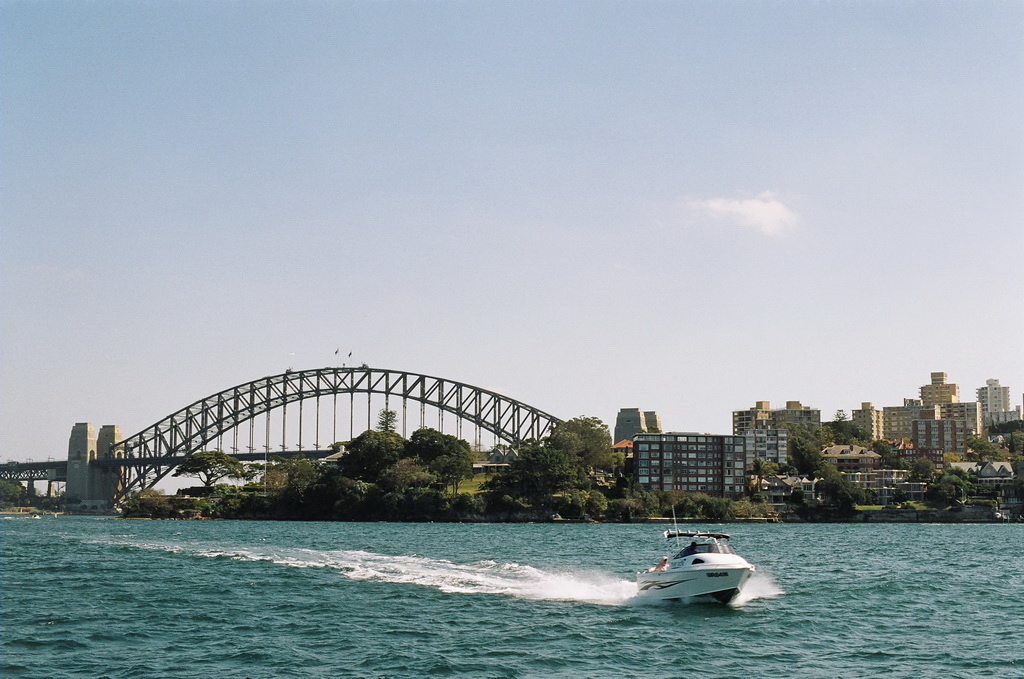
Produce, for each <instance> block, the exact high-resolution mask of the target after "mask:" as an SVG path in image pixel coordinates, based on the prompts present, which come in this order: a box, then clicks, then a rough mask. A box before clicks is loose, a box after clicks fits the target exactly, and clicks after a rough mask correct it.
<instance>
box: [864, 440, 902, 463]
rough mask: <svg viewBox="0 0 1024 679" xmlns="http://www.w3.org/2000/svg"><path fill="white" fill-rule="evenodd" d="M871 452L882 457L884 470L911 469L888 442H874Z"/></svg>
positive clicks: (881, 461)
mask: <svg viewBox="0 0 1024 679" xmlns="http://www.w3.org/2000/svg"><path fill="white" fill-rule="evenodd" d="M871 450H873V451H875V452H876V453H878V454H879V455H880V456H881V458H882V459H881V460H879V462H880V464H881V465H882V469H910V463H909V462H907V460H906V459H904V458H903V456H902V455H900V453H899V451H898V450H896V448H894V447H893V445H892V444H891V443H889V442H888V441H882V440H878V441H872V442H871Z"/></svg>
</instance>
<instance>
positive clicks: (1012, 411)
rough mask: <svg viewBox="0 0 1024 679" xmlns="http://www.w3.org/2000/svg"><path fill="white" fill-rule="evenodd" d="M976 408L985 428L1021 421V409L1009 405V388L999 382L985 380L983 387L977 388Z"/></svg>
mask: <svg viewBox="0 0 1024 679" xmlns="http://www.w3.org/2000/svg"><path fill="white" fill-rule="evenodd" d="M978 406H979V407H980V408H981V418H982V424H983V425H984V426H986V427H988V426H991V425H993V424H1005V423H1007V422H1016V421H1018V420H1020V419H1022V418H1021V407H1020V406H1015V407H1014V406H1011V405H1010V388H1009V387H1004V386H1002V385H1000V384H999V380H985V386H984V387H979V388H978Z"/></svg>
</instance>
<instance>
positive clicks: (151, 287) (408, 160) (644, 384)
mask: <svg viewBox="0 0 1024 679" xmlns="http://www.w3.org/2000/svg"><path fill="white" fill-rule="evenodd" d="M1021 111H1024V3H1022V2H1012V1H999V2H992V1H986V0H980V1H979V2H971V3H965V2H932V1H929V2H913V1H906V2H895V3H889V2H819V1H814V2H812V1H802V0H800V1H797V0H790V1H786V0H783V1H781V2H767V1H766V2H759V1H757V0H751V1H749V2H735V1H734V2H731V1H726V2H710V1H694V2H655V1H643V0H638V1H635V2H622V1H608V0H585V1H584V0H564V1H562V2H541V1H536V0H522V1H516V2H508V1H500V0H499V1H496V2H486V3H484V2H470V1H468V0H467V1H458V2H455V1H424V0H420V1H415V2H407V1H404V0H394V1H390V2H378V1H374V2H370V1H366V2H326V1H302V0H299V1H296V2H261V1H253V2H220V1H216V0H215V1H213V2H198V1H182V0H179V1H175V2H166V1H162V0H152V1H150V2H145V3H135V2H110V1H100V0H96V1H91V2H74V3H72V2H65V1H59V2H55V1H48V0H39V1H34V2H29V1H14V0H2V2H0V460H3V461H8V460H45V459H47V458H55V459H61V458H63V457H64V456H66V454H67V441H68V435H69V434H70V431H71V427H72V425H73V424H74V423H76V422H92V423H93V424H95V425H96V426H97V427H98V426H99V425H101V424H110V423H116V424H118V425H120V426H121V428H122V431H123V433H124V434H125V435H126V436H127V435H130V434H132V433H135V432H137V431H139V430H141V429H143V428H145V427H147V426H149V425H150V424H152V423H154V422H156V421H158V420H160V419H162V418H163V417H165V416H167V415H169V414H170V413H172V412H174V411H175V410H177V409H179V408H181V407H183V406H185V405H187V404H189V403H191V402H193V401H196V400H198V399H200V398H203V397H205V396H207V395H210V394H213V393H215V392H219V391H221V390H223V389H227V388H229V387H232V386H234V385H237V384H240V383H243V382H247V381H249V380H252V379H256V378H259V377H262V376H265V375H272V374H278V373H281V372H284V370H285V369H287V368H293V369H296V370H298V369H305V368H316V367H324V366H331V365H334V364H335V351H336V350H337V351H339V352H340V354H339V355H340V356H342V357H347V354H348V352H351V353H352V358H351V359H348V358H346V359H345V360H346V361H348V363H349V365H355V364H362V363H366V364H368V365H370V366H373V367H378V368H390V369H395V370H406V371H410V372H417V373H425V374H427V375H434V376H439V377H445V378H450V379H453V380H457V381H460V382H465V383H469V384H472V385H475V386H479V387H482V388H486V389H491V390H494V391H497V392H499V393H502V394H505V395H507V396H510V397H512V398H515V399H517V400H520V401H522V402H525V403H527V404H529V405H531V406H534V407H536V408H539V409H541V410H543V411H546V412H548V413H551V414H553V415H555V416H557V417H561V418H570V417H575V416H578V415H587V416H595V417H599V418H601V419H602V420H604V421H605V422H607V423H608V424H609V425H610V426H611V425H613V423H614V419H615V414H616V412H617V411H618V410H619V409H620V408H624V407H638V408H641V409H643V410H655V411H657V412H658V413H659V414H660V415H661V417H662V420H663V423H664V425H665V428H666V429H667V430H671V431H702V432H710V433H719V434H722V433H730V430H731V413H732V411H733V410H741V409H746V408H750V407H752V406H753V405H754V402H755V401H762V400H767V401H771V402H772V404H773V405H777V406H782V405H783V404H784V402H785V401H789V400H799V401H801V402H802V403H803V404H804V405H807V406H810V407H813V408H818V409H820V410H821V411H822V415H823V417H824V418H825V419H831V417H832V414H833V413H834V412H835V411H836V410H839V409H843V410H846V411H847V412H849V411H850V410H852V409H854V408H858V407H859V406H860V404H861V402H865V401H870V402H873V403H874V404H875V405H876V406H877V407H882V406H885V405H901V404H902V402H903V399H904V398H912V397H916V396H917V395H918V389H919V387H920V386H921V385H923V384H927V383H928V382H929V379H930V373H931V372H933V371H943V372H947V373H948V374H949V379H950V381H952V382H954V383H957V384H959V385H960V387H961V397H962V400H973V399H974V393H975V390H976V389H977V388H978V387H980V386H983V385H984V384H985V380H987V379H990V378H995V379H999V380H1000V382H1001V383H1002V384H1003V385H1004V386H1009V387H1010V388H1011V390H1012V394H1013V403H1014V404H1020V403H1021V398H1022V394H1024V313H1021V309H1022V307H1021V283H1020V280H1021V276H1020V272H1021V253H1022V252H1024V222H1022V215H1024V117H1022V116H1021Z"/></svg>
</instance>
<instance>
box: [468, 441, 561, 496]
mask: <svg viewBox="0 0 1024 679" xmlns="http://www.w3.org/2000/svg"><path fill="white" fill-rule="evenodd" d="M577 477H578V474H577V466H576V460H575V459H574V458H573V456H572V455H571V454H569V453H567V452H566V451H564V450H561V449H559V448H554V447H551V446H543V445H531V446H526V447H524V448H522V449H520V451H519V457H517V458H516V459H515V460H514V461H513V462H511V463H510V464H509V466H508V468H507V469H505V470H503V471H501V472H499V473H497V474H495V475H494V477H493V478H491V479H490V480H489V481H487V482H486V484H485V485H486V489H487V490H489V491H492V492H496V493H498V494H499V495H500V494H501V493H507V494H509V495H513V496H515V495H518V496H522V497H527V498H529V499H534V500H538V499H539V500H544V499H547V498H550V497H551V496H553V495H555V494H556V493H560V492H562V491H565V490H569V489H571V488H573V486H574V484H575V482H576V480H577Z"/></svg>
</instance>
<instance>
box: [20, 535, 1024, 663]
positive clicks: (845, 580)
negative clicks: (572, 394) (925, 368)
mask: <svg viewBox="0 0 1024 679" xmlns="http://www.w3.org/2000/svg"><path fill="white" fill-rule="evenodd" d="M0 524H2V525H0V527H2V531H3V534H2V541H3V551H2V556H3V561H2V574H3V575H2V577H3V581H2V588H3V612H2V613H3V631H2V634H3V659H2V672H0V674H2V676H3V677H5V679H15V678H22V677H25V678H32V679H34V678H36V677H39V678H48V679H61V678H64V677H88V678H90V679H97V678H101V677H110V678H136V677H181V678H182V679H184V678H186V677H188V678H189V679H191V678H193V677H252V678H270V677H302V678H318V677H396V678H397V677H426V676H436V677H449V676H458V677H494V678H498V677H507V678H520V677H522V678H526V677H647V678H650V677H684V676H693V675H695V674H699V675H700V676H701V677H770V676H794V677H829V678H832V679H842V678H845V677H850V678H854V677H858V678H859V677H886V678H902V677H905V678H907V679H911V678H913V679H920V678H922V677H925V678H927V677H944V678H951V677H1000V678H1005V677H1024V643H1022V634H1024V581H1022V569H1024V525H1021V524H1015V525H992V524H987V525H937V524H936V525H931V524H914V525H898V524H883V525H878V524H867V525H795V524H769V525H746V524H738V525H729V526H721V525H715V524H708V525H706V526H701V528H703V529H707V530H712V529H718V530H724V531H725V532H729V533H731V534H732V535H733V537H734V539H733V546H734V547H735V548H736V550H737V551H738V552H739V553H740V554H742V555H743V556H744V557H746V558H747V560H748V561H750V562H751V563H753V564H755V565H756V566H757V567H758V573H757V575H756V576H755V579H754V580H753V581H752V582H751V586H750V588H749V589H748V593H747V596H746V597H745V598H744V600H742V601H740V602H739V603H738V604H736V605H731V606H721V605H716V604H689V605H687V604H657V605H652V604H644V603H643V602H639V601H637V600H636V599H635V596H634V595H635V585H634V584H633V576H634V572H635V571H636V570H638V569H640V568H646V567H647V566H649V565H651V564H653V563H654V562H655V561H656V560H657V558H658V557H659V556H661V555H662V554H663V553H667V552H669V550H670V547H669V546H667V545H666V544H665V540H664V539H663V538H662V537H661V535H660V531H661V530H662V528H663V527H662V526H655V525H640V524H634V525H618V524H606V525H597V524H594V525H580V524H568V525H567V524H512V525H496V524H359V523H283V522H282V523H278V522H242V521H237V522H236V521H223V522H212V521H195V522H172V521H123V520H112V519H100V518H88V517H63V516H62V517H57V518H55V517H47V518H44V519H42V520H30V519H27V518H7V519H5V520H3V521H0Z"/></svg>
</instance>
